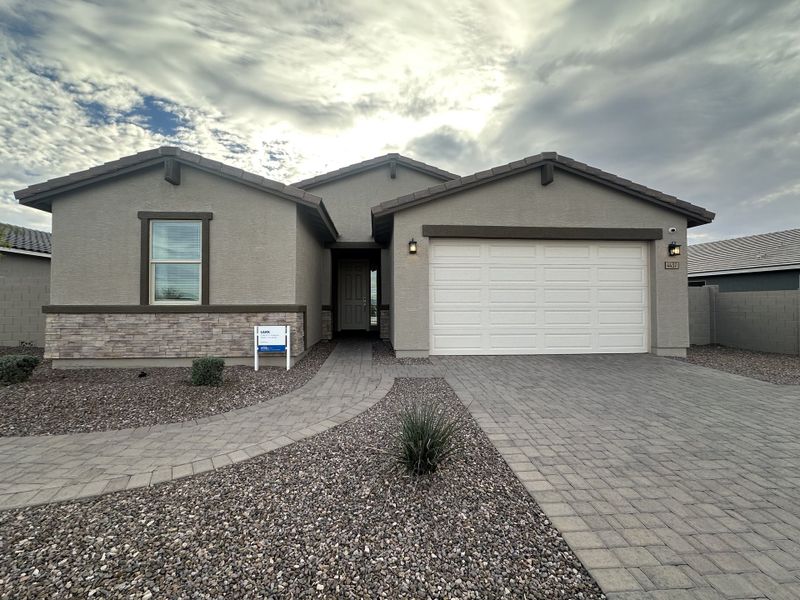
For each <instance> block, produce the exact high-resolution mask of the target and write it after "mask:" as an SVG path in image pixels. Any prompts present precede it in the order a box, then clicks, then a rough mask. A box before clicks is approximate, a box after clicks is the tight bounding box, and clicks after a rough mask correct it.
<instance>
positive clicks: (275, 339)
mask: <svg viewBox="0 0 800 600" xmlns="http://www.w3.org/2000/svg"><path fill="white" fill-rule="evenodd" d="M291 351H292V337H291V327H289V326H288V325H256V326H255V327H253V364H254V366H255V370H256V371H258V353H259V352H285V353H286V370H287V371H288V370H289V367H290V366H291Z"/></svg>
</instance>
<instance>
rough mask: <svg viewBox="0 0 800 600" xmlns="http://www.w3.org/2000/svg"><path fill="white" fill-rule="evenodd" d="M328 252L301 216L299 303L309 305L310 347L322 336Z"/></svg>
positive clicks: (299, 234)
mask: <svg viewBox="0 0 800 600" xmlns="http://www.w3.org/2000/svg"><path fill="white" fill-rule="evenodd" d="M329 254H330V251H328V250H325V249H324V248H323V246H322V244H321V243H320V242H319V241H318V240H317V238H316V237H315V236H314V233H313V232H312V231H311V228H310V227H309V225H308V223H307V222H306V220H305V219H304V218H303V217H302V215H301V214H300V213H299V211H298V214H297V298H296V300H295V304H305V305H306V307H307V310H306V331H307V333H306V334H307V339H306V342H307V347H308V348H310V347H311V346H313V345H314V344H316V343H317V342H318V341H319V340H320V337H321V336H322V319H321V317H322V287H323V273H324V272H325V255H329Z"/></svg>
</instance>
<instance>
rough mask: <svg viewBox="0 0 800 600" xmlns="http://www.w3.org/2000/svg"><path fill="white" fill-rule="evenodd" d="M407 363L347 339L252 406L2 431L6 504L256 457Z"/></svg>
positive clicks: (372, 397)
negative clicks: (381, 362)
mask: <svg viewBox="0 0 800 600" xmlns="http://www.w3.org/2000/svg"><path fill="white" fill-rule="evenodd" d="M405 370H407V369H404V368H402V367H399V368H392V367H389V368H386V369H383V368H375V369H373V368H372V347H371V345H370V344H369V343H364V342H360V341H344V342H341V343H339V344H338V345H337V346H336V349H335V350H334V352H333V353H332V354H331V356H330V357H329V358H328V360H327V361H326V362H325V364H324V365H323V366H322V368H321V369H320V370H319V372H318V373H317V374H316V375H315V376H314V377H313V378H312V379H311V381H309V382H308V383H307V384H306V385H304V386H303V387H302V388H299V389H297V390H294V391H293V392H291V393H289V394H286V395H284V396H280V397H278V398H273V399H272V400H269V401H266V402H262V403H259V404H255V405H253V406H250V407H247V408H242V409H238V410H234V411H231V412H228V413H224V414H220V415H215V416H213V417H207V418H203V419H198V420H194V421H186V422H183V423H172V424H166V425H156V426H152V427H140V428H136V429H123V430H116V431H104V432H95V433H83V434H71V435H57V436H30V437H2V438H0V509H2V508H13V507H19V506H30V505H35V504H42V503H47V502H58V501H63V500H72V499H75V498H84V497H88V496H94V495H97V494H103V493H107V492H114V491H119V490H124V489H131V488H136V487H143V486H147V485H153V484H156V483H160V482H163V481H169V480H171V479H177V478H179V477H186V476H189V475H193V474H196V473H202V472H205V471H210V470H212V469H219V468H221V467H224V466H226V465H229V464H232V463H236V462H239V461H242V460H245V459H247V458H251V457H254V456H258V455H259V454H263V453H265V452H269V451H271V450H275V449H276V448H279V447H281V446H285V445H287V444H290V443H292V442H294V441H297V440H300V439H303V438H305V437H308V436H311V435H314V434H316V433H320V432H322V431H325V430H326V429H329V428H331V427H334V426H336V425H338V424H340V423H343V422H345V421H347V420H349V419H351V418H352V417H354V416H355V415H357V414H359V413H360V412H362V411H364V410H365V409H367V408H369V407H370V406H372V405H373V404H374V403H375V402H377V401H378V400H380V399H381V398H382V397H383V396H385V395H386V393H387V392H388V391H389V389H390V387H391V385H392V383H393V381H394V376H395V375H401V374H403V372H404V371H405ZM428 370H429V371H430V369H428ZM423 371H424V369H423Z"/></svg>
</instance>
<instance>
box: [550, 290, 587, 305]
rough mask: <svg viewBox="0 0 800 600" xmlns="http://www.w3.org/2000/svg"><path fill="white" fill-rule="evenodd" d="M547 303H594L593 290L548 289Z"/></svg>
mask: <svg viewBox="0 0 800 600" xmlns="http://www.w3.org/2000/svg"><path fill="white" fill-rule="evenodd" d="M544 300H545V303H546V304H548V305H550V304H556V305H559V304H588V303H589V302H591V301H592V290H590V289H588V288H575V289H546V290H544Z"/></svg>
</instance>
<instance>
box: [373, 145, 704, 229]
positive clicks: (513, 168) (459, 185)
mask: <svg viewBox="0 0 800 600" xmlns="http://www.w3.org/2000/svg"><path fill="white" fill-rule="evenodd" d="M545 165H552V166H553V169H554V170H560V171H564V172H567V173H572V174H573V175H577V176H578V177H582V178H584V179H588V180H590V181H593V182H595V183H598V184H600V185H603V186H605V187H608V188H611V189H615V190H617V191H620V192H623V193H625V194H627V195H629V196H633V197H635V198H639V199H641V200H645V201H647V202H652V203H653V204H656V205H658V206H662V207H663V208H667V209H669V210H674V211H675V212H678V213H681V214H683V215H685V216H686V217H687V218H688V220H689V227H694V226H696V225H703V224H705V223H710V222H711V221H712V220H713V219H714V213H712V212H710V211H708V210H706V209H705V208H702V207H700V206H695V205H694V204H690V203H688V202H685V201H683V200H680V199H678V198H676V197H675V196H670V195H668V194H665V193H663V192H659V191H658V190H654V189H651V188H648V187H645V186H643V185H640V184H638V183H634V182H633V181H630V180H629V179H623V178H622V177H618V176H617V175H613V174H611V173H607V172H606V171H602V170H600V169H596V168H594V167H590V166H589V165H587V164H585V163H582V162H579V161H577V160H575V159H572V158H569V157H567V156H561V155H559V154H557V153H556V152H542V153H541V154H536V155H534V156H529V157H527V158H523V159H521V160H516V161H514V162H511V163H508V164H507V165H502V166H499V167H494V168H493V169H488V170H486V171H479V172H478V173H474V174H472V175H467V176H466V177H459V178H458V179H453V180H451V181H447V182H445V183H441V184H439V185H435V186H433V187H429V188H428V189H425V190H421V191H419V192H414V193H413V194H407V195H405V196H400V197H399V198H394V199H393V200H387V201H386V202H382V203H381V204H378V205H377V206H374V207H372V233H373V236H374V237H375V239H378V238H379V237H380V238H384V237H385V236H386V234H387V232H388V229H389V227H390V224H391V216H392V215H393V214H394V213H396V212H398V211H401V210H405V209H406V208H411V207H412V206H417V205H418V204H423V203H425V202H431V201H433V200H437V199H439V198H443V197H445V196H449V195H451V194H454V193H456V192H460V191H463V190H467V189H470V188H473V187H477V186H479V185H483V184H484V183H490V182H492V181H497V180H499V179H504V178H506V177H509V176H511V175H517V174H519V173H523V172H525V171H530V170H534V169H539V168H541V167H543V166H545Z"/></svg>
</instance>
